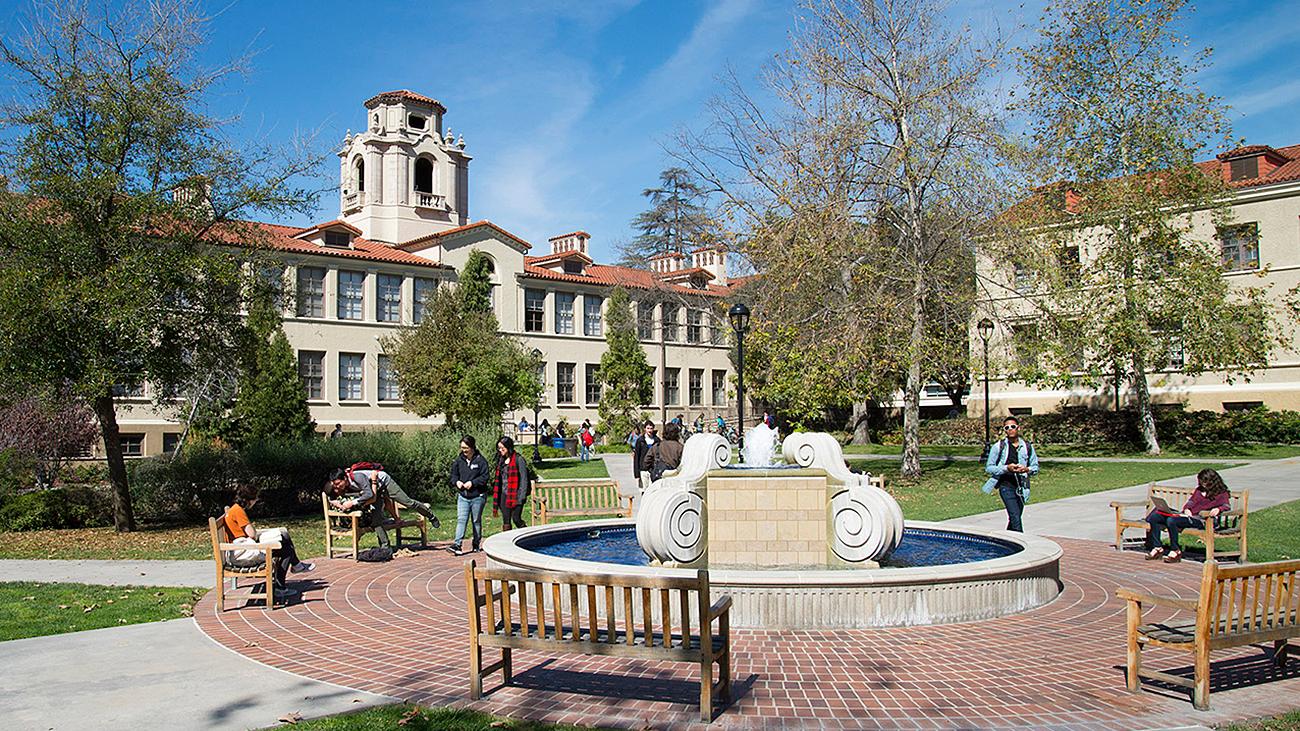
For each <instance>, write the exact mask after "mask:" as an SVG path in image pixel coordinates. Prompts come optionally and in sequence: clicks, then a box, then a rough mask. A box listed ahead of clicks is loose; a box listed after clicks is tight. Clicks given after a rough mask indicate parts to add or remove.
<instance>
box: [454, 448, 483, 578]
mask: <svg viewBox="0 0 1300 731" xmlns="http://www.w3.org/2000/svg"><path fill="white" fill-rule="evenodd" d="M488 477H489V475H488V463H487V460H486V459H483V455H481V454H479V451H478V445H477V444H476V443H475V441H474V437H473V436H471V435H469V434H466V435H465V436H463V437H461V440H460V455H459V456H457V457H456V460H455V461H454V462H452V463H451V488H452V489H453V490H455V491H456V537H455V538H453V539H452V541H451V545H450V546H447V550H448V551H451V552H452V553H454V554H456V555H457V556H460V555H462V552H461V550H460V544H461V541H463V540H465V524H466V523H470V524H471V525H472V528H473V531H474V540H473V542H472V543H470V552H471V553H473V552H475V551H478V550H479V544H480V543H482V541H483V508H484V506H486V505H487V484H488Z"/></svg>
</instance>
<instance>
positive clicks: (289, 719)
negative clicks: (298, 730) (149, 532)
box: [276, 711, 302, 724]
mask: <svg viewBox="0 0 1300 731" xmlns="http://www.w3.org/2000/svg"><path fill="white" fill-rule="evenodd" d="M276 720H277V721H279V722H280V723H288V724H294V723H298V722H299V721H301V720H302V714H301V713H299V712H297V711H291V712H289V713H286V714H284V715H283V716H280V717H279V718H277V719H276Z"/></svg>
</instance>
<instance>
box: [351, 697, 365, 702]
mask: <svg viewBox="0 0 1300 731" xmlns="http://www.w3.org/2000/svg"><path fill="white" fill-rule="evenodd" d="M352 702H353V703H365V701H363V700H361V699H360V698H353V699H352Z"/></svg>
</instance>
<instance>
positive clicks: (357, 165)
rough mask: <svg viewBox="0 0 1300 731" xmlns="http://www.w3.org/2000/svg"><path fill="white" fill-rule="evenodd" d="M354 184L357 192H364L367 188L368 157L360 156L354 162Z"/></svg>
mask: <svg viewBox="0 0 1300 731" xmlns="http://www.w3.org/2000/svg"><path fill="white" fill-rule="evenodd" d="M352 185H353V186H355V187H354V190H356V191H357V192H359V193H360V192H364V191H365V189H366V159H365V158H364V157H358V158H357V159H356V162H353V163H352Z"/></svg>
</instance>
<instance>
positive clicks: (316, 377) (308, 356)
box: [298, 350, 325, 401]
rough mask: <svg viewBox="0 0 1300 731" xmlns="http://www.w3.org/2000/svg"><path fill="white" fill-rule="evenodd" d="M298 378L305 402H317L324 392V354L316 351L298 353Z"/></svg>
mask: <svg viewBox="0 0 1300 731" xmlns="http://www.w3.org/2000/svg"><path fill="white" fill-rule="evenodd" d="M298 378H300V379H302V387H303V389H305V390H306V391H307V400H309V401H319V400H320V399H321V398H323V395H322V394H324V392H325V354H324V353H322V352H320V351H317V350H300V351H298Z"/></svg>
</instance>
